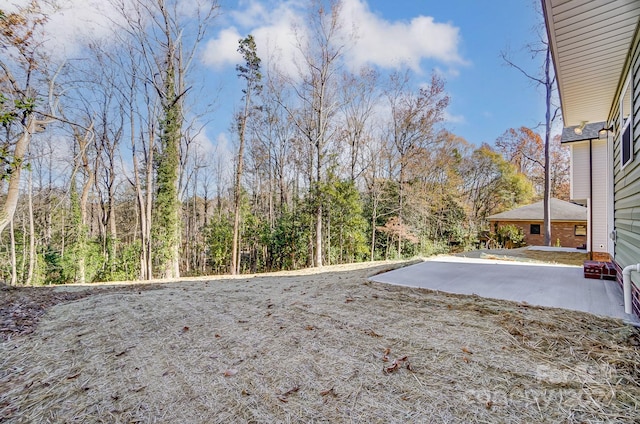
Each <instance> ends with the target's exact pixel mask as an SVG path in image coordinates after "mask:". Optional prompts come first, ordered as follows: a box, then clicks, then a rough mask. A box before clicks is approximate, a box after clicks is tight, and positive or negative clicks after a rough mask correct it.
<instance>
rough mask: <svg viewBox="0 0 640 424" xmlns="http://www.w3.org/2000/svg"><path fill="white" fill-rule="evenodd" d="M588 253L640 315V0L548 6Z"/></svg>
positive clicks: (555, 0) (553, 1)
mask: <svg viewBox="0 0 640 424" xmlns="http://www.w3.org/2000/svg"><path fill="white" fill-rule="evenodd" d="M541 1H542V8H543V13H544V18H545V24H546V28H547V33H548V39H549V43H550V47H551V53H552V57H553V63H554V69H555V73H556V77H557V83H558V91H559V95H560V103H561V108H562V116H563V122H564V127H565V128H564V130H563V136H562V141H563V143H566V144H567V145H568V146H569V148H570V151H571V200H572V201H574V202H577V203H581V204H584V205H585V206H587V209H588V212H587V214H588V224H587V227H588V230H587V231H588V236H587V238H588V240H587V249H588V250H589V251H590V252H591V254H592V256H593V258H594V259H598V260H609V261H611V262H613V263H614V264H615V265H616V268H617V269H618V281H619V283H620V284H621V285H623V287H624V288H625V309H627V310H630V309H631V308H633V310H634V312H635V313H636V314H638V315H640V289H638V287H639V286H640V272H638V271H640V265H638V266H636V264H640V25H639V19H640V1H638V0H541Z"/></svg>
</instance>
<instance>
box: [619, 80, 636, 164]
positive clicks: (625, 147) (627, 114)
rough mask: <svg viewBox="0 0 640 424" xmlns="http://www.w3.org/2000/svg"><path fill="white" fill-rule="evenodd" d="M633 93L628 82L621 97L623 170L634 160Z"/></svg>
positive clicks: (621, 158) (621, 159)
mask: <svg viewBox="0 0 640 424" xmlns="http://www.w3.org/2000/svg"><path fill="white" fill-rule="evenodd" d="M631 91H633V87H632V84H630V83H629V81H627V83H626V84H625V86H624V89H623V90H622V95H621V96H620V147H621V149H622V152H621V153H622V154H621V155H620V161H621V166H622V168H624V167H625V165H627V164H628V163H629V162H631V161H632V160H633V134H632V125H631V121H633V119H632V118H633V117H632V115H631V113H632V108H631Z"/></svg>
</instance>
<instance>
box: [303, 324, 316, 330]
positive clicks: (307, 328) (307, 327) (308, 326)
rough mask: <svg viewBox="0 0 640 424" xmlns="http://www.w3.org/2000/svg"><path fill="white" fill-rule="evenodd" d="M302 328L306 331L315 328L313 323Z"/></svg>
mask: <svg viewBox="0 0 640 424" xmlns="http://www.w3.org/2000/svg"><path fill="white" fill-rule="evenodd" d="M304 329H305V330H307V331H311V330H315V327H314V326H313V325H307V326H306V327H305V328H304Z"/></svg>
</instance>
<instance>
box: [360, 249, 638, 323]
mask: <svg viewBox="0 0 640 424" xmlns="http://www.w3.org/2000/svg"><path fill="white" fill-rule="evenodd" d="M370 280H372V281H376V282H380V283H388V284H395V285H401V286H408V287H420V288H425V289H430V290H436V291H442V292H446V293H456V294H467V295H472V294H475V295H478V296H482V297H486V298H492V299H502V300H512V301H516V302H526V303H528V304H530V305H536V306H548V307H554V308H564V309H570V310H575V311H583V312H589V313H591V314H594V315H600V316H606V317H613V318H620V319H623V320H625V321H627V322H633V323H634V324H635V325H638V324H640V320H638V318H637V317H635V316H632V315H628V314H625V312H624V302H623V296H622V289H621V288H620V286H619V285H618V284H617V283H616V282H615V281H610V280H593V279H587V278H584V276H583V270H582V267H578V266H570V265H555V264H539V263H531V262H515V261H514V262H509V261H498V260H488V259H476V258H464V257H457V256H437V257H434V258H430V259H428V260H427V261H425V262H422V263H419V264H415V265H411V266H408V267H405V268H400V269H396V270H394V271H390V272H386V273H384V274H379V275H375V276H373V277H371V278H370Z"/></svg>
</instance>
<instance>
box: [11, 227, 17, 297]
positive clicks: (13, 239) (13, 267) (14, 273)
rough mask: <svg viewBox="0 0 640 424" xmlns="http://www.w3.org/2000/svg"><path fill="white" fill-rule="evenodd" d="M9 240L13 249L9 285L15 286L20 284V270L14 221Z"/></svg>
mask: <svg viewBox="0 0 640 424" xmlns="http://www.w3.org/2000/svg"><path fill="white" fill-rule="evenodd" d="M9 238H10V249H11V281H10V282H9V284H10V285H12V286H15V285H16V284H17V283H18V270H17V263H16V237H15V233H14V231H13V219H12V220H11V221H9Z"/></svg>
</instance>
